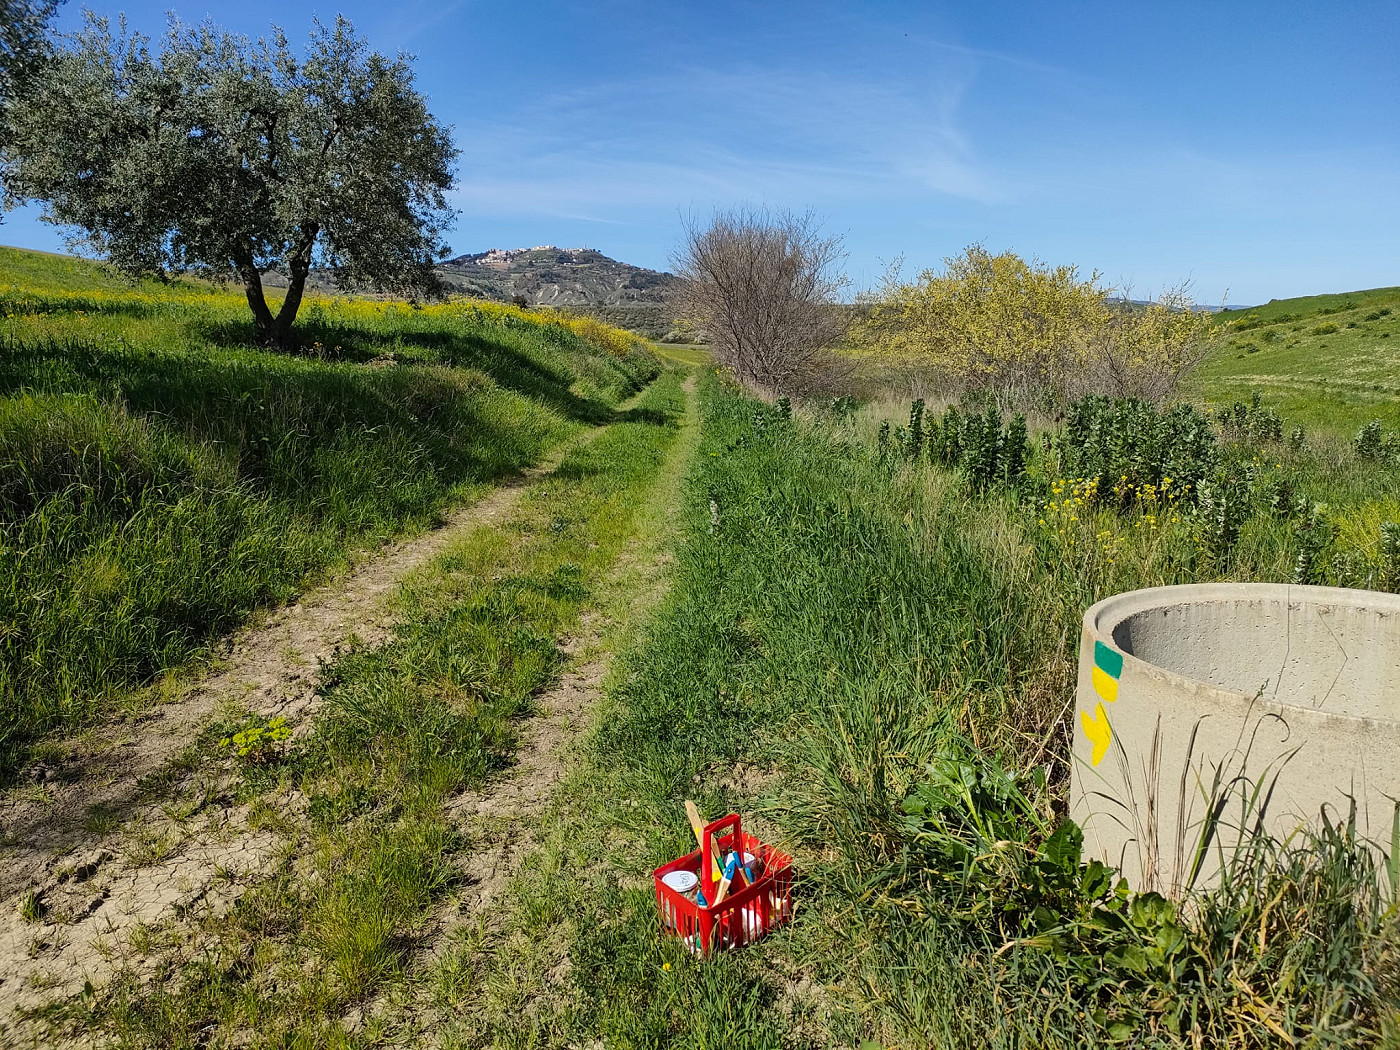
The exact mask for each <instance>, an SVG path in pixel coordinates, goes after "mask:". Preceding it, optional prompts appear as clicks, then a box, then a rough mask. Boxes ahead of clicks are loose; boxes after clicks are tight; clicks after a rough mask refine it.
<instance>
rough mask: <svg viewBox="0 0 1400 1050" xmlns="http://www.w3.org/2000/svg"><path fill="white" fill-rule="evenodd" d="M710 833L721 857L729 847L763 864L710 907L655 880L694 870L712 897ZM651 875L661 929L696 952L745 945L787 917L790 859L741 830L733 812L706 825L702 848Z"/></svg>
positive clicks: (715, 887) (789, 910)
mask: <svg viewBox="0 0 1400 1050" xmlns="http://www.w3.org/2000/svg"><path fill="white" fill-rule="evenodd" d="M726 829H727V830H726ZM722 832H723V833H722ZM712 835H714V836H718V838H719V848H720V853H721V855H723V854H726V853H728V852H729V851H730V850H739V851H740V856H743V854H744V853H745V852H747V853H752V854H753V855H754V857H756V858H757V859H758V860H760V861H762V862H763V874H762V875H760V876H758V878H756V879H755V880H754V882H753V885H751V886H745V887H744V888H743V889H741V890H738V891H737V892H731V893H730V894H729V895H728V896H726V897H725V898H724V900H722V901H720V902H719V903H718V904H716V905H712V906H710V907H708V908H702V907H700V905H699V904H698V903H696V902H695V901H693V900H691V899H690V898H688V897H686V896H685V895H684V894H681V893H677V892H676V891H675V890H673V889H671V887H669V886H667V885H666V884H665V883H664V882H662V881H661V879H662V877H663V876H665V875H667V874H669V873H670V872H673V871H693V872H696V873H697V874H698V875H699V876H700V888H701V889H702V890H703V891H704V893H705V899H706V900H714V899H715V896H716V894H717V892H718V889H719V880H718V879H715V878H714V876H713V872H714V866H713V865H712V864H711V863H710V840H711V837H712ZM720 867H721V868H722V867H723V865H722V864H721V865H720ZM652 877H653V879H654V881H655V883H656V909H657V911H658V913H660V916H661V928H662V931H663V932H664V933H667V934H671V935H673V936H676V937H679V938H681V940H683V941H685V942H686V943H687V944H688V945H689V946H690V947H691V949H692V950H694V951H697V952H698V953H699V954H701V955H708V954H709V953H710V952H712V951H715V950H716V949H720V950H723V949H729V948H739V947H742V946H743V945H745V944H750V943H752V942H753V941H756V940H758V939H759V938H760V937H762V936H763V935H764V934H766V933H768V932H769V931H770V930H772V929H773V928H774V927H776V926H778V925H779V924H781V923H784V922H787V921H788V920H789V919H791V918H792V858H791V857H789V856H788V855H787V854H786V853H784V852H782V851H781V850H779V849H776V848H775V847H773V846H770V845H768V844H767V843H766V842H760V841H759V840H758V839H756V838H754V837H753V836H752V835H746V834H744V829H743V827H742V825H741V824H740V822H739V814H737V813H731V814H729V816H727V817H721V818H720V819H719V820H716V821H715V822H714V823H712V824H706V825H705V835H704V846H703V848H701V849H698V850H696V851H695V852H694V853H688V854H686V855H685V856H684V857H681V858H679V859H677V860H673V861H671V863H669V864H663V865H662V866H661V867H659V868H657V869H656V871H654V872H653V873H652Z"/></svg>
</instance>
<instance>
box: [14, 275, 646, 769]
mask: <svg viewBox="0 0 1400 1050" xmlns="http://www.w3.org/2000/svg"><path fill="white" fill-rule="evenodd" d="M0 263H5V264H6V265H7V266H8V265H10V264H15V263H18V264H19V265H17V266H16V270H17V272H14V271H11V272H7V273H4V274H0V277H18V278H20V280H21V281H22V282H24V283H22V284H6V285H4V287H3V288H0V308H3V309H0V313H4V314H8V315H9V318H8V320H4V321H0V625H3V626H0V711H2V712H3V713H4V715H5V717H4V718H3V720H0V721H2V722H3V725H2V726H0V775H3V774H4V772H5V771H7V770H9V769H11V768H13V766H14V764H15V763H16V762H17V761H19V760H20V759H21V758H22V756H23V754H24V748H25V745H26V744H27V742H29V741H32V740H33V739H34V738H35V737H36V736H38V735H41V734H43V733H46V732H49V731H51V730H55V729H60V728H71V727H73V726H76V725H79V724H81V723H82V722H83V721H85V720H86V719H88V718H89V717H91V716H92V714H93V713H94V712H95V711H96V710H97V709H99V708H100V707H101V705H102V704H103V703H104V701H107V700H109V699H111V698H112V697H114V696H116V695H119V694H121V693H123V692H124V691H126V690H128V689H130V688H131V687H133V686H136V685H139V684H141V683H144V682H148V681H150V680H152V679H153V678H156V677H158V676H160V675H161V674H162V673H164V672H166V671H169V670H171V669H174V668H177V667H179V666H181V665H182V664H183V663H184V662H185V661H187V660H188V659H189V658H190V657H191V656H193V655H195V654H196V653H198V652H199V651H201V649H202V648H203V647H205V646H206V645H207V644H208V642H209V641H210V640H211V639H213V638H215V637H217V636H218V635H219V634H221V633H222V632H225V631H227V630H228V629H230V628H232V627H234V626H236V625H237V624H238V623H240V622H242V621H243V620H244V619H245V618H246V617H247V616H248V614H249V613H250V612H251V611H252V610H254V609H256V608H259V607H262V606H266V605H268V604H273V603H277V602H281V601H285V600H287V599H288V598H289V597H291V596H292V595H293V594H294V593H295V592H296V591H297V589H298V588H300V587H301V586H303V585H304V583H305V582H306V581H307V580H308V579H309V578H311V577H313V576H315V575H316V574H317V573H320V572H323V571H324V570H326V569H328V568H331V567H334V566H335V565H336V564H338V563H340V562H342V561H343V560H344V558H345V557H346V556H347V555H348V554H349V553H351V552H352V551H353V550H354V549H356V548H358V547H361V546H365V545H373V544H376V543H378V542H382V541H383V540H384V539H386V538H388V537H389V536H391V535H393V534H395V533H398V532H400V531H402V530H404V529H411V528H418V527H422V526H423V525H426V524H428V523H429V522H431V521H432V520H433V518H434V516H435V515H436V514H437V513H438V512H439V511H440V510H441V509H442V508H443V507H444V506H446V505H447V504H448V503H449V502H451V501H454V500H461V499H464V498H468V497H470V496H471V495H472V494H474V493H476V492H479V491H481V489H482V488H483V487H484V486H486V485H489V484H490V483H492V482H493V481H496V480H498V479H500V478H502V477H504V476H507V475H509V474H512V473H514V472H516V471H518V470H520V469H521V468H523V467H525V466H528V465H529V464H531V463H534V462H536V461H537V460H538V459H539V458H540V456H541V455H542V454H543V453H544V452H545V451H546V450H547V449H549V448H551V447H553V446H554V445H556V444H558V443H559V442H560V441H561V440H562V439H564V438H565V437H566V436H568V435H569V434H570V433H573V432H574V431H576V430H577V429H578V428H579V427H580V426H582V425H587V424H590V423H596V422H604V421H607V420H609V419H611V418H613V416H614V412H613V407H612V406H614V405H615V404H617V403H618V402H619V401H620V400H621V399H622V398H624V397H626V396H628V395H629V394H630V393H632V392H633V391H635V390H636V389H638V388H639V387H640V386H641V385H642V384H643V383H645V382H646V381H648V380H650V379H651V378H652V377H653V376H654V375H656V374H657V365H656V363H655V361H654V360H652V359H650V358H649V357H647V356H646V355H645V354H644V353H642V352H640V351H634V352H631V353H629V354H626V355H619V354H618V353H617V352H615V349H614V348H612V347H605V346H600V345H596V344H593V343H590V342H588V341H587V340H585V339H582V338H581V337H579V336H578V335H576V334H575V333H574V332H572V331H570V330H569V329H567V328H565V327H563V326H561V325H558V324H552V323H548V322H547V321H545V320H543V319H539V318H534V317H532V316H530V315H525V314H522V313H520V312H519V311H515V312H511V311H509V310H503V309H495V310H473V309H471V308H463V309H456V310H447V309H443V308H437V309H436V312H434V311H433V310H428V311H423V310H417V311H415V310H413V309H411V308H409V307H408V306H407V305H406V304H404V305H402V306H398V305H395V304H386V303H380V302H370V303H358V302H346V301H338V302H327V303H324V304H322V303H313V304H312V305H311V307H310V310H309V314H310V316H309V319H308V323H309V325H310V328H309V334H310V335H313V336H315V335H319V336H320V337H322V338H324V339H325V340H327V342H320V340H319V339H318V340H316V341H314V342H313V343H312V344H311V345H310V346H309V347H308V348H307V349H308V353H306V354H304V355H302V356H284V355H278V354H272V353H268V352H265V351H262V350H258V349H254V348H251V347H249V346H246V345H241V343H240V341H241V340H244V339H245V338H246V337H247V335H249V334H250V333H247V332H244V331H243V329H242V328H241V327H240V326H241V325H242V321H241V314H239V313H238V312H237V310H236V306H237V304H236V303H233V304H230V302H228V299H229V295H228V294H227V293H224V292H220V291H219V290H217V289H211V288H208V287H205V286H199V285H191V284H182V285H176V286H174V287H171V288H164V287H158V286H157V287H140V288H131V287H123V286H120V285H118V284H116V283H115V282H114V281H113V279H111V278H108V277H105V276H104V275H103V274H102V273H101V272H100V271H98V270H96V269H95V268H94V267H93V266H92V265H91V264H84V263H78V262H74V261H72V260H64V259H55V258H53V257H43V256H36V255H33V254H32V253H17V252H13V251H11V250H4V251H0ZM0 283H3V282H0Z"/></svg>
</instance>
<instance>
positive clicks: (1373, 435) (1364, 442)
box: [1352, 419, 1400, 461]
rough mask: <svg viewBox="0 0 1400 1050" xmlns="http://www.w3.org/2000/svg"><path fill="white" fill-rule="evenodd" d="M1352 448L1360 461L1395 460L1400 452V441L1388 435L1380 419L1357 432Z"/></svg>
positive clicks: (1372, 421)
mask: <svg viewBox="0 0 1400 1050" xmlns="http://www.w3.org/2000/svg"><path fill="white" fill-rule="evenodd" d="M1352 448H1353V449H1354V450H1355V451H1356V457H1357V458H1358V459H1367V460H1372V461H1380V460H1386V459H1393V458H1394V457H1395V455H1396V453H1397V451H1398V450H1400V439H1397V438H1396V437H1395V436H1394V435H1392V434H1388V433H1387V432H1386V430H1385V428H1384V427H1383V426H1381V421H1380V420H1379V419H1373V420H1371V422H1369V423H1367V424H1366V425H1365V426H1363V427H1362V428H1361V429H1360V430H1358V431H1357V432H1356V438H1355V439H1354V440H1353V441H1352Z"/></svg>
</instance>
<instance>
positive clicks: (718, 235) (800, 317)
mask: <svg viewBox="0 0 1400 1050" xmlns="http://www.w3.org/2000/svg"><path fill="white" fill-rule="evenodd" d="M844 258H845V255H844V253H843V252H842V250H841V241H840V239H839V238H835V237H828V236H825V235H823V234H822V232H821V230H820V228H819V227H818V225H817V223H816V221H815V219H814V217H813V216H812V215H811V214H810V213H808V214H803V215H795V214H793V213H791V212H777V213H773V212H769V211H766V210H756V209H739V210H734V211H725V212H719V213H718V214H716V215H715V216H714V217H713V218H712V219H711V220H710V222H709V224H708V225H701V224H700V223H699V222H697V221H695V220H694V219H691V220H688V221H687V223H686V226H685V236H684V240H683V242H682V245H681V247H680V249H679V250H678V251H677V253H676V256H675V259H674V261H673V264H674V266H675V269H676V273H677V276H679V277H680V278H681V280H682V284H681V287H680V297H681V302H682V309H683V313H684V314H685V316H686V319H687V320H689V321H690V322H692V323H693V324H695V325H697V326H698V327H700V328H702V329H703V330H704V331H705V333H706V335H707V336H708V337H709V340H710V343H711V346H712V347H713V350H714V354H715V357H716V359H717V360H718V361H719V362H720V363H721V364H723V365H725V366H726V367H728V368H730V369H732V370H733V371H734V373H735V374H736V375H737V376H738V377H739V378H740V379H742V380H744V381H746V382H748V383H750V384H752V385H754V386H757V387H759V388H761V389H764V390H768V391H771V392H773V393H778V394H781V393H786V392H789V391H791V390H792V389H794V388H795V387H797V386H799V385H802V384H804V383H806V382H808V381H809V380H810V379H811V378H812V377H813V373H814V372H815V371H816V369H817V365H818V362H819V361H820V360H821V358H822V356H823V354H824V353H825V352H826V351H827V350H829V349H831V348H832V346H833V345H834V344H835V343H836V342H837V341H838V340H839V339H840V338H841V335H842V332H843V330H844V327H845V323H846V313H845V311H844V309H843V308H842V306H841V305H840V303H839V302H838V301H837V297H838V296H839V294H840V292H841V289H842V288H843V287H844V286H845V279H844V277H843V276H842V275H841V274H839V273H838V272H837V267H838V266H839V264H840V263H841V261H842V260H843V259H844Z"/></svg>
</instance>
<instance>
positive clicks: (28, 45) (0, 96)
mask: <svg viewBox="0 0 1400 1050" xmlns="http://www.w3.org/2000/svg"><path fill="white" fill-rule="evenodd" d="M57 7H58V5H57V4H56V3H51V2H45V3H39V2H36V0H0V144H3V143H5V142H8V141H10V140H11V138H13V133H12V132H11V131H10V130H9V125H8V120H9V114H10V112H11V110H12V109H13V108H14V107H15V106H16V105H18V98H19V95H20V94H21V93H22V92H23V90H24V87H25V85H26V83H27V82H28V81H29V79H30V77H32V76H33V75H34V73H35V72H36V71H37V70H38V69H39V68H40V67H41V66H42V64H43V61H44V58H45V57H46V56H47V55H48V53H49V42H48V25H49V19H50V18H52V17H53V13H54V11H55V10H56V9H57Z"/></svg>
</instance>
